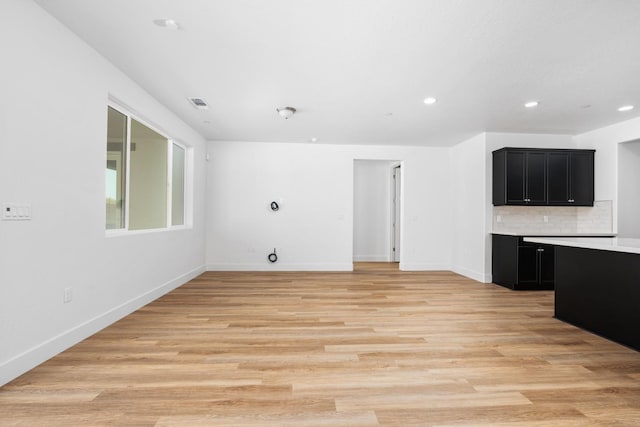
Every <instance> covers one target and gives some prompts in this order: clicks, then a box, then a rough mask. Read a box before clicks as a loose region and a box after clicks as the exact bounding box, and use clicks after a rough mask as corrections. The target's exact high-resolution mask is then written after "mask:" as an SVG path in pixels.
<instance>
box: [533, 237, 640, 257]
mask: <svg viewBox="0 0 640 427" xmlns="http://www.w3.org/2000/svg"><path fill="white" fill-rule="evenodd" d="M523 240H524V241H525V242H531V243H541V244H543V245H556V246H571V247H574V248H585V249H598V250H602V251H615V252H627V253H632V254H640V239H632V238H628V237H525V238H524V239H523Z"/></svg>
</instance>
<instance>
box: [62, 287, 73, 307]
mask: <svg viewBox="0 0 640 427" xmlns="http://www.w3.org/2000/svg"><path fill="white" fill-rule="evenodd" d="M71 300H73V289H72V288H64V296H63V301H64V303H65V304H67V303H69V302H71Z"/></svg>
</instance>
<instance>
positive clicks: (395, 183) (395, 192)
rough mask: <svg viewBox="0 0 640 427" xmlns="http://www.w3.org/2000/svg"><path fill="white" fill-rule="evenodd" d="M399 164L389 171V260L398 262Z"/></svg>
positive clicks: (400, 187) (400, 174) (400, 186)
mask: <svg viewBox="0 0 640 427" xmlns="http://www.w3.org/2000/svg"><path fill="white" fill-rule="evenodd" d="M401 167H402V166H401V165H400V164H396V165H394V166H393V167H392V171H391V260H392V261H393V262H400V219H401V218H402V216H401V215H400V193H401V189H402V182H401V181H402V173H401V172H402V169H401Z"/></svg>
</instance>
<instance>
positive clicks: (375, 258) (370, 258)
mask: <svg viewBox="0 0 640 427" xmlns="http://www.w3.org/2000/svg"><path fill="white" fill-rule="evenodd" d="M353 260H354V261H355V262H393V260H390V259H389V256H388V255H357V256H356V255H354V256H353Z"/></svg>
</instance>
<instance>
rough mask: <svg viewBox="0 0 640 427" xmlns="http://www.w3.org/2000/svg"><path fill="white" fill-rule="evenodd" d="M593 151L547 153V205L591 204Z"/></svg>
mask: <svg viewBox="0 0 640 427" xmlns="http://www.w3.org/2000/svg"><path fill="white" fill-rule="evenodd" d="M593 160H594V159H593V151H591V150H581V151H575V150H572V151H558V152H549V153H548V155H547V175H548V182H549V185H548V192H547V193H548V201H549V205H562V206H567V205H571V206H593V178H594V177H593Z"/></svg>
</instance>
